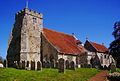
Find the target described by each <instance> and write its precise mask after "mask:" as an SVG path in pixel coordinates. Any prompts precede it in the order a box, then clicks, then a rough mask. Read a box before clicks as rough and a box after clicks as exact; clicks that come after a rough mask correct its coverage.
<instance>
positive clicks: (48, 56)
mask: <svg viewBox="0 0 120 81" xmlns="http://www.w3.org/2000/svg"><path fill="white" fill-rule="evenodd" d="M41 49H42V50H41V60H42V62H43V67H49V64H50V63H51V62H54V65H53V66H54V67H57V65H56V63H57V61H58V54H59V53H58V51H57V50H56V48H55V47H54V46H53V45H52V44H51V43H50V42H49V40H48V39H47V38H46V37H45V35H44V33H43V34H42V46H41ZM45 64H46V66H45Z"/></svg>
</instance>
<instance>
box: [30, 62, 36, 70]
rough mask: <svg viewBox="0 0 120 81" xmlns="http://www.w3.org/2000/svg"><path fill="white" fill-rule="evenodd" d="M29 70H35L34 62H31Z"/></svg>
mask: <svg viewBox="0 0 120 81" xmlns="http://www.w3.org/2000/svg"><path fill="white" fill-rule="evenodd" d="M31 70H35V62H34V61H31Z"/></svg>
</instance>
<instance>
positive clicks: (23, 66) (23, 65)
mask: <svg viewBox="0 0 120 81" xmlns="http://www.w3.org/2000/svg"><path fill="white" fill-rule="evenodd" d="M22 69H25V61H22Z"/></svg>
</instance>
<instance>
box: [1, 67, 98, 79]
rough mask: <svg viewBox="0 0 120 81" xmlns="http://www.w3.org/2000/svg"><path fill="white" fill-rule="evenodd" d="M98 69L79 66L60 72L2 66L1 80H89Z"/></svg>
mask: <svg viewBox="0 0 120 81" xmlns="http://www.w3.org/2000/svg"><path fill="white" fill-rule="evenodd" d="M98 72H99V70H97V69H90V68H89V69H88V68H79V69H76V70H75V71H74V70H66V71H65V73H64V74H63V73H58V70H57V69H47V68H45V69H42V71H28V70H18V69H14V68H0V81H87V80H88V79H89V78H90V77H92V76H94V75H95V74H96V73H98Z"/></svg>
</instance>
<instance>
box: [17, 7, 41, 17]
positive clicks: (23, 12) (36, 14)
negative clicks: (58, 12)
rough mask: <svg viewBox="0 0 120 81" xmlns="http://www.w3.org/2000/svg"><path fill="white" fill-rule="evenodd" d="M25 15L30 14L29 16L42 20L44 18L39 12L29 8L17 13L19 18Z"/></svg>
mask: <svg viewBox="0 0 120 81" xmlns="http://www.w3.org/2000/svg"><path fill="white" fill-rule="evenodd" d="M24 14H28V15H31V16H34V17H38V18H41V19H42V18H43V15H42V13H38V12H37V11H34V10H30V9H28V8H24V9H23V10H20V11H19V12H17V13H16V17H19V16H21V15H24Z"/></svg>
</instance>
